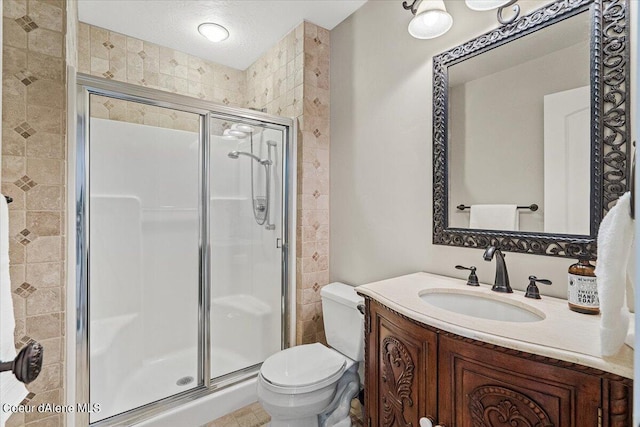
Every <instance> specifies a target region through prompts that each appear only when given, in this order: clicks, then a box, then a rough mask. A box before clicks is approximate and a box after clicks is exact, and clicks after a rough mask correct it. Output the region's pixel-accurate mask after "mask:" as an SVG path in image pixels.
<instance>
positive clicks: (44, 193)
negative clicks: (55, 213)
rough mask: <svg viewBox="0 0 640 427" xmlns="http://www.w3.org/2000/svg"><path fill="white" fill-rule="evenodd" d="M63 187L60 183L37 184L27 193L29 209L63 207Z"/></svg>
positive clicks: (56, 208)
mask: <svg viewBox="0 0 640 427" xmlns="http://www.w3.org/2000/svg"><path fill="white" fill-rule="evenodd" d="M62 189H63V187H61V186H59V185H37V186H35V187H34V188H32V189H31V190H29V191H28V192H27V193H26V194H25V195H26V207H27V209H32V210H60V209H62ZM12 204H13V203H12Z"/></svg>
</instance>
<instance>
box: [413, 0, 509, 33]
mask: <svg viewBox="0 0 640 427" xmlns="http://www.w3.org/2000/svg"><path fill="white" fill-rule="evenodd" d="M517 1H518V0H465V4H466V5H467V7H468V8H469V9H471V10H476V11H486V10H491V9H496V8H497V9H498V22H500V23H501V24H503V25H506V24H510V23H512V22H513V21H515V20H516V19H517V18H518V15H519V14H520V6H519V5H517V4H516V2H517ZM509 6H513V13H514V14H513V16H511V18H508V19H504V18H503V16H502V13H503V11H504V9H506V8H508V7H509ZM402 7H404V8H405V10H410V11H411V13H413V14H414V15H415V16H414V17H413V19H411V22H409V34H411V35H412V36H413V37H415V38H417V39H433V38H436V37H440V36H441V35H443V34H444V33H446V32H447V31H449V29H450V28H451V26H452V25H453V18H452V17H451V15H450V14H449V13H448V12H447V9H446V8H445V6H444V1H443V0H413V3H411V4H409V3H408V2H407V1H406V0H405V1H403V2H402Z"/></svg>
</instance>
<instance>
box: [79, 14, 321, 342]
mask: <svg viewBox="0 0 640 427" xmlns="http://www.w3.org/2000/svg"><path fill="white" fill-rule="evenodd" d="M329 52H330V37H329V31H328V30H326V29H324V28H322V27H319V26H317V25H315V24H312V23H310V22H303V23H301V24H300V25H298V26H297V27H296V28H295V29H294V30H292V31H291V32H290V33H289V34H287V35H286V36H285V37H284V38H283V39H282V40H280V41H279V42H278V43H277V44H276V45H274V46H273V47H272V48H271V49H270V50H269V51H268V52H267V53H265V54H264V55H263V56H262V57H261V58H259V59H258V60H257V61H256V62H255V63H254V64H252V65H251V66H250V67H249V68H247V69H246V70H245V71H239V70H234V69H232V68H229V67H225V66H222V65H220V64H215V63H212V62H208V61H204V60H202V59H200V58H195V57H193V56H191V55H188V54H186V53H183V52H179V51H176V50H173V49H168V48H165V47H162V46H158V45H156V44H153V43H149V42H147V41H143V40H139V39H136V38H133V37H129V36H126V35H123V34H118V33H115V32H112V31H108V30H105V29H102V28H98V27H94V26H91V25H87V24H84V23H79V26H78V71H79V72H82V73H86V74H91V75H95V76H99V77H103V78H107V79H113V80H118V81H125V82H128V83H131V84H136V85H140V86H147V87H153V88H156V89H160V90H165V91H169V92H174V93H179V94H181V95H187V96H192V97H196V98H201V99H205V100H208V101H213V102H217V103H221V104H225V105H233V106H241V107H249V108H257V109H266V111H267V112H268V113H270V114H275V115H280V116H286V117H293V118H297V119H298V121H299V127H298V135H297V137H298V171H297V176H298V194H297V207H298V212H297V240H298V241H297V246H296V247H297V253H296V259H297V264H298V268H297V274H296V283H297V289H296V307H297V310H296V333H297V337H296V341H297V343H298V344H302V343H311V342H316V341H321V342H324V341H325V337H324V325H323V322H322V308H321V305H320V289H321V288H322V287H323V286H324V285H326V284H327V283H328V282H329V145H330V138H329V133H330V123H329V84H330V82H329V71H330V70H329Z"/></svg>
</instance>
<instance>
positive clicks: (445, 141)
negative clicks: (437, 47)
mask: <svg viewBox="0 0 640 427" xmlns="http://www.w3.org/2000/svg"><path fill="white" fill-rule="evenodd" d="M627 8H628V2H627V1H626V0H575V1H573V0H572V1H570V2H568V1H566V0H557V1H555V2H550V3H548V4H547V5H545V6H543V7H541V8H539V9H537V10H534V11H532V12H531V13H529V14H527V15H525V16H521V17H520V18H518V19H517V20H516V21H514V22H513V23H511V24H507V25H502V26H500V27H497V28H495V29H493V30H491V31H489V32H487V33H485V34H482V35H480V36H478V37H476V38H474V39H472V40H469V41H467V42H465V43H462V44H460V45H459V46H454V47H452V48H451V49H449V50H447V51H445V52H443V53H441V54H439V55H436V56H434V57H433V243H434V244H437V245H451V246H464V247H472V248H487V247H488V246H497V247H500V249H501V250H503V251H511V252H522V253H530V254H538V255H550V256H561V257H570V258H580V257H588V258H590V259H594V258H595V257H596V237H597V232H598V227H599V225H600V220H601V219H602V217H603V215H604V214H606V213H607V212H608V210H609V209H610V208H611V207H612V206H613V205H614V204H615V202H616V200H617V199H618V197H620V196H621V195H622V194H623V193H624V192H625V191H626V189H627V187H628V167H629V166H628V158H629V152H630V142H631V140H630V130H629V122H630V114H629V109H628V108H627V105H628V94H629V90H630V89H629V86H630V78H629V52H630V46H629V40H630V38H629V34H628V33H629V31H628V28H629V16H628V10H627ZM485 58H486V59H485ZM534 204H535V205H537V206H538V207H539V209H527V207H528V206H532V205H534ZM480 205H484V206H480ZM458 206H462V207H463V208H464V209H458ZM518 206H522V207H524V209H518V208H517V207H518ZM469 207H473V208H469ZM498 208H500V209H499V211H500V212H499V213H500V215H499V216H498V215H495V214H494V213H493V212H492V209H496V210H498ZM487 218H489V219H491V220H497V219H500V222H498V221H491V222H490V223H488V222H487Z"/></svg>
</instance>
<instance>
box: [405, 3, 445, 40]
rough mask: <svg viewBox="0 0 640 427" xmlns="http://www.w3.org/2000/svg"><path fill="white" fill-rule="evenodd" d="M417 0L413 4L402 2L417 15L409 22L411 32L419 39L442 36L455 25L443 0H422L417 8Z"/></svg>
mask: <svg viewBox="0 0 640 427" xmlns="http://www.w3.org/2000/svg"><path fill="white" fill-rule="evenodd" d="M418 1H420V0H415V1H414V2H413V4H411V6H408V5H407V2H406V1H405V2H402V6H403V7H404V8H405V9H407V10H411V13H413V14H414V15H415V16H414V17H413V19H412V20H411V22H409V34H411V35H412V36H413V37H415V38H417V39H433V38H436V37H440V36H441V35H443V34H444V33H446V32H447V31H449V29H450V28H451V26H452V25H453V18H452V17H451V15H450V14H449V13H448V12H447V9H446V8H445V7H444V1H443V0H421V1H420V5H419V6H418V7H417V9H415V8H414V6H415V4H416V3H417V2H418Z"/></svg>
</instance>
